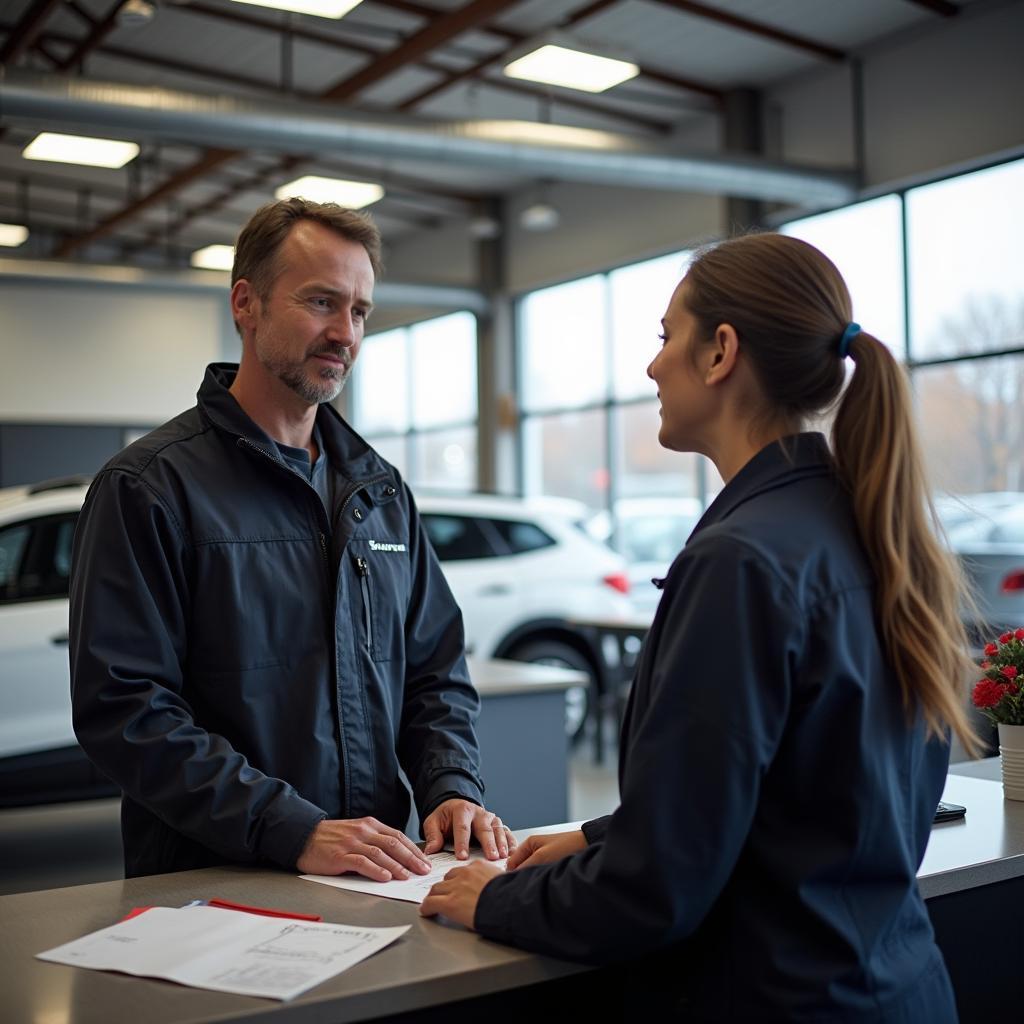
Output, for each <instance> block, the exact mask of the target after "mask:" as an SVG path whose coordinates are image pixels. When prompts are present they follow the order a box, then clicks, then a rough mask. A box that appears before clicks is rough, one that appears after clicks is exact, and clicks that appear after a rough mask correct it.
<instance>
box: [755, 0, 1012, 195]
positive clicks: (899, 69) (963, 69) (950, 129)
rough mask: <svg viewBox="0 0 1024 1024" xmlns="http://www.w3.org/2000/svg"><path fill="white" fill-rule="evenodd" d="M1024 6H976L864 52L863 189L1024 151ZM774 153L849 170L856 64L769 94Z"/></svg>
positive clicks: (822, 72)
mask: <svg viewBox="0 0 1024 1024" xmlns="http://www.w3.org/2000/svg"><path fill="white" fill-rule="evenodd" d="M1021 40H1024V4H1021V3H1020V2H1019V0H1017V2H1005V0H999V2H986V0H975V3H972V4H969V5H967V6H964V7H962V8H961V13H960V14H959V15H958V16H957V17H955V18H949V19H936V20H935V21H931V22H926V23H925V24H923V25H922V26H920V27H916V28H914V29H911V30H907V31H906V32H903V33H901V34H899V35H896V36H894V37H891V38H890V39H888V40H886V41H885V42H883V43H879V44H877V45H875V46H869V47H867V48H866V50H865V51H864V53H863V55H862V61H863V80H864V126H865V165H864V184H865V186H866V187H868V188H872V189H877V188H879V187H882V186H886V185H893V184H901V183H904V182H906V181H908V180H912V179H914V178H917V177H921V176H932V175H935V174H938V173H941V172H942V171H944V170H945V169H948V168H953V167H956V166H957V165H960V164H963V163H970V162H974V161H978V160H983V159H985V158H987V157H989V156H991V155H992V154H997V153H1001V152H1003V151H1006V150H1015V149H1019V150H1020V151H1021V152H1024V104H1022V103H1021V97H1022V96H1024V59H1022V58H1021ZM766 102H767V105H768V107H769V113H768V133H767V134H768V137H769V140H770V143H774V144H773V146H772V148H773V150H774V152H773V155H776V156H779V157H782V158H784V159H787V160H793V161H799V162H807V163H819V164H849V163H851V162H852V160H853V158H854V145H853V139H854V132H853V116H852V110H853V103H852V91H851V75H850V69H849V68H848V67H833V66H830V67H826V68H822V69H821V70H818V71H815V72H813V73H811V74H808V75H803V76H801V77H799V78H797V79H794V80H791V81H788V82H784V83H781V84H780V85H778V86H776V87H774V88H772V89H770V90H768V91H767V94H766Z"/></svg>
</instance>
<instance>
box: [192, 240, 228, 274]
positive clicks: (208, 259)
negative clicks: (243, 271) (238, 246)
mask: <svg viewBox="0 0 1024 1024" xmlns="http://www.w3.org/2000/svg"><path fill="white" fill-rule="evenodd" d="M190 262H191V263H192V266H193V267H198V268H199V269H200V270H230V269H231V267H232V265H233V264H234V262H235V248H234V246H232V245H207V246H204V247H203V248H202V249H196V251H195V252H194V253H192V259H191V261H190Z"/></svg>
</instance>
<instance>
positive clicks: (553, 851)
mask: <svg viewBox="0 0 1024 1024" xmlns="http://www.w3.org/2000/svg"><path fill="white" fill-rule="evenodd" d="M586 845H587V838H586V836H584V835H583V830H582V829H577V830H576V831H575V832H555V833H553V834H549V835H541V836H530V837H529V839H526V840H524V841H523V842H522V843H520V844H519V846H518V847H517V848H516V849H515V850H513V851H512V853H511V854H510V855H509V858H508V870H509V871H515V870H516V868H532V867H536V866H537V865H538V864H550V863H551V862H552V861H555V860H561V859H562V858H563V857H568V856H569V855H570V854H573V853H578V852H579V851H580V850H582V849H584V848H585V847H586Z"/></svg>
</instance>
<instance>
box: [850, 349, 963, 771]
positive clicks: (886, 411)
mask: <svg viewBox="0 0 1024 1024" xmlns="http://www.w3.org/2000/svg"><path fill="white" fill-rule="evenodd" d="M849 354H850V357H851V358H852V359H853V361H854V363H855V366H856V368H855V370H854V373H853V376H852V379H851V381H850V383H849V385H848V387H847V389H846V392H845V394H844V395H843V397H842V399H841V401H840V403H839V406H838V409H837V411H836V416H835V421H834V424H833V427H832V448H833V451H834V453H835V459H836V465H837V468H838V471H839V475H840V478H841V479H842V481H843V483H844V484H845V486H846V488H847V489H848V491H849V493H850V495H851V496H852V499H853V507H854V514H855V516H856V519H857V525H858V528H859V530H860V537H861V542H862V543H863V545H864V548H865V550H866V551H867V554H868V558H869V560H870V562H871V566H872V568H873V569H874V572H875V577H876V580H877V599H876V600H877V608H878V620H879V626H880V629H881V632H882V637H883V641H884V643H885V646H886V649H887V652H888V654H889V657H890V658H891V660H892V664H893V667H894V669H895V670H896V674H897V676H898V678H899V681H900V686H901V688H902V690H903V699H904V704H905V705H906V706H907V708H908V711H913V710H914V709H919V710H920V712H921V714H922V716H923V717H924V720H925V723H926V725H927V727H928V731H929V732H930V733H931V734H933V735H944V733H945V729H946V728H947V727H949V728H951V729H952V730H953V732H954V733H955V734H956V736H957V737H958V738H959V740H960V742H961V743H962V744H963V746H964V748H965V749H966V750H967V751H968V753H972V754H973V753H976V752H977V749H978V741H977V737H976V736H975V734H974V732H973V730H972V728H971V726H970V723H969V722H968V719H967V713H966V709H965V704H964V700H963V697H962V694H963V686H962V684H963V682H964V681H965V680H966V678H967V672H969V671H970V669H971V667H972V663H971V661H970V659H969V657H968V654H967V651H968V644H967V636H966V631H965V629H964V626H963V622H962V619H961V613H962V611H963V601H964V594H965V590H964V585H963V581H962V576H961V572H960V569H959V566H958V564H957V562H956V559H955V557H954V556H953V555H951V554H950V553H949V552H948V551H947V550H946V549H945V548H944V547H943V545H942V543H941V541H940V539H939V537H938V536H937V533H936V530H937V526H936V520H935V516H934V510H933V509H932V505H931V498H930V495H929V492H928V488H927V485H926V480H925V472H924V464H923V458H922V454H921V446H920V444H919V442H918V439H917V431H916V429H915V426H914V420H913V415H912V403H911V394H910V386H909V384H908V381H907V378H906V374H905V372H904V371H903V369H902V368H901V367H900V366H899V364H898V363H897V362H896V360H895V359H894V358H893V356H892V353H891V352H890V351H889V350H888V349H887V348H886V347H885V346H884V345H883V344H882V343H881V342H879V341H878V340H877V339H876V338H874V337H873V336H872V335H870V334H865V333H863V332H860V333H858V334H857V335H856V336H855V337H854V338H853V339H852V341H851V343H850V348H849Z"/></svg>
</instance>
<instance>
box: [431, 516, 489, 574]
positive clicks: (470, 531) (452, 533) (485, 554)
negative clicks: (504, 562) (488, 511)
mask: <svg viewBox="0 0 1024 1024" xmlns="http://www.w3.org/2000/svg"><path fill="white" fill-rule="evenodd" d="M423 528H424V529H425V530H426V532H427V536H428V537H429V538H430V543H431V544H433V545H434V551H435V552H436V553H437V557H438V558H439V559H440V560H441V561H442V562H458V561H463V560H465V559H467V558H493V557H494V549H493V548H492V547H491V545H490V543H489V542H488V540H487V538H486V537H485V536H484V534H483V531H481V529H480V526H479V524H478V523H477V521H476V520H475V519H469V518H468V517H466V516H441V515H435V514H434V513H430V512H428V513H424V515H423Z"/></svg>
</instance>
